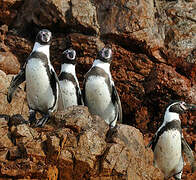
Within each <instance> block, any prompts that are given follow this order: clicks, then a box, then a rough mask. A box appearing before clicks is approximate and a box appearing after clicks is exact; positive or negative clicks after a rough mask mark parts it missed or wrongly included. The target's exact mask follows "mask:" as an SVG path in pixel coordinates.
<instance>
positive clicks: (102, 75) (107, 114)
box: [83, 45, 122, 128]
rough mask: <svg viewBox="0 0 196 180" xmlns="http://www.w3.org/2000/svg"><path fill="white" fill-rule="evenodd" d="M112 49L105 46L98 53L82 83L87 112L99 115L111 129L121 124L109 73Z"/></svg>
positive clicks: (114, 90)
mask: <svg viewBox="0 0 196 180" xmlns="http://www.w3.org/2000/svg"><path fill="white" fill-rule="evenodd" d="M111 62H112V49H111V48H110V47H109V46H107V45H106V46H105V47H104V48H103V49H101V51H99V52H98V55H97V57H96V59H95V60H94V62H93V65H92V67H91V68H90V70H89V71H88V72H87V73H86V75H85V78H84V81H83V96H84V97H83V100H84V105H85V106H87V107H88V109H89V112H90V113H91V114H94V115H99V116H100V117H101V118H102V119H104V120H105V122H106V123H107V124H109V126H110V127H111V128H114V127H115V126H116V122H117V120H118V121H119V122H122V107H121V102H120V98H119V95H118V92H117V90H116V87H115V85H114V81H113V79H112V76H111V73H110V64H111Z"/></svg>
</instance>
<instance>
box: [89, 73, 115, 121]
mask: <svg viewBox="0 0 196 180" xmlns="http://www.w3.org/2000/svg"><path fill="white" fill-rule="evenodd" d="M85 100H86V103H87V105H88V108H89V111H90V112H91V113H92V114H96V115H99V116H100V117H102V118H103V119H104V120H105V121H106V122H107V123H108V124H109V123H110V122H111V121H113V120H114V118H115V116H116V113H115V107H114V105H113V103H112V101H111V94H110V91H109V87H108V85H107V83H106V81H105V78H104V77H101V76H90V77H89V78H88V79H87V81H86V85H85Z"/></svg>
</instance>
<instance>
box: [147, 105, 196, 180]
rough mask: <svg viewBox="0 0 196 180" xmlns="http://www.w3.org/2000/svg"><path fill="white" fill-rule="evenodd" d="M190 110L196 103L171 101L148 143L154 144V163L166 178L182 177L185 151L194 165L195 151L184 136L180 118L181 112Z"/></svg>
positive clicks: (178, 179) (177, 178)
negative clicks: (161, 121)
mask: <svg viewBox="0 0 196 180" xmlns="http://www.w3.org/2000/svg"><path fill="white" fill-rule="evenodd" d="M188 110H191V111H195V110H196V105H193V104H187V103H185V102H184V101H174V102H171V103H169V105H168V106H167V108H166V111H165V115H164V121H163V123H162V125H161V126H160V128H159V129H158V130H157V132H156V133H155V135H154V137H153V138H152V140H151V141H150V143H149V144H148V145H147V147H150V146H152V150H153V152H154V165H155V167H158V168H159V169H160V170H161V171H162V172H163V174H164V179H168V178H170V177H174V178H175V179H176V180H180V179H181V177H182V172H183V166H184V160H183V155H182V153H183V152H184V153H185V155H186V156H187V158H188V160H189V162H190V164H191V165H192V167H193V165H194V161H195V160H194V155H193V151H192V150H191V148H190V147H189V145H188V144H187V142H186V141H185V139H184V137H183V134H182V128H181V120H180V114H182V113H184V112H186V111H188Z"/></svg>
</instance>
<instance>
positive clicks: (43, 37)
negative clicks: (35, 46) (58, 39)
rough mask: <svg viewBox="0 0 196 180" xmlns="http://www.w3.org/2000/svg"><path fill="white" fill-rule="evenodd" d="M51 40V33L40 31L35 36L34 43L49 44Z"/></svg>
mask: <svg viewBox="0 0 196 180" xmlns="http://www.w3.org/2000/svg"><path fill="white" fill-rule="evenodd" d="M51 39H52V33H51V32H50V31H49V30H47V29H42V30H41V31H39V32H38V34H37V36H36V42H38V43H40V44H41V45H47V44H50V42H51Z"/></svg>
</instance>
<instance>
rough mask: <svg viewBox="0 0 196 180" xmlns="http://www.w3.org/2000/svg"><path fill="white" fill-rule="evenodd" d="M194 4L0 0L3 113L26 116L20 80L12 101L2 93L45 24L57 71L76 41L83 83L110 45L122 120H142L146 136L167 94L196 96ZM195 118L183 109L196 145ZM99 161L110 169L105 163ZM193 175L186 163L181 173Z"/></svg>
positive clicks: (53, 170) (193, 99)
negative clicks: (64, 52)
mask: <svg viewBox="0 0 196 180" xmlns="http://www.w3.org/2000/svg"><path fill="white" fill-rule="evenodd" d="M195 7H196V2H195V1H194V0H180V1H168V0H156V1H153V0H145V1H144V0H141V1H137V0H113V1H111V0H107V1H106V0H99V1H98V0H84V1H78V0H65V1H63V0H40V1H38V0H6V1H2V0H0V69H1V71H0V99H1V101H0V102H1V104H0V114H5V115H15V114H22V116H23V118H24V119H27V116H28V113H27V112H28V108H27V105H26V100H25V97H26V96H25V92H24V90H23V89H24V85H21V87H20V88H18V89H17V92H16V95H15V96H14V98H13V101H12V103H11V104H8V103H7V101H6V93H7V87H8V85H9V82H10V80H11V78H12V77H13V75H10V74H12V73H13V74H15V73H17V72H18V70H19V67H20V66H22V65H23V64H24V63H25V60H26V58H27V57H28V55H29V53H30V52H31V49H32V46H33V41H34V39H35V35H36V33H37V32H38V31H39V30H40V29H41V28H48V29H50V30H51V31H52V33H53V39H52V44H51V60H52V63H53V65H54V67H55V70H56V71H57V73H58V72H59V70H60V63H61V61H62V55H61V54H62V52H63V50H65V49H66V47H69V46H72V47H73V48H74V49H76V51H77V57H78V64H77V67H76V71H77V76H78V78H79V81H80V85H81V88H82V81H83V76H84V74H85V73H86V72H87V71H88V70H89V68H90V66H91V64H92V62H93V60H94V58H95V57H96V53H97V51H98V50H99V49H101V48H102V47H103V46H104V44H107V43H110V44H111V45H112V49H113V53H114V54H113V62H112V65H111V72H112V76H113V78H114V82H115V84H116V86H117V90H118V92H119V95H120V98H121V101H122V108H123V115H124V118H123V122H124V123H126V124H129V125H133V126H135V127H137V128H139V129H140V131H142V132H143V133H144V134H145V143H147V142H146V141H149V138H150V137H151V136H152V134H153V133H155V131H156V130H157V129H158V127H159V126H160V124H161V123H162V117H163V113H164V108H165V105H166V104H167V103H168V102H169V100H170V99H179V100H185V101H187V102H190V103H196V61H195V60H196V36H195V34H196V26H195V21H196V11H195ZM2 57H3V58H2ZM7 63H9V66H7ZM10 63H11V64H10ZM19 63H20V66H19ZM5 73H6V74H7V75H6V74H5ZM15 118H16V119H17V118H20V117H15ZM18 121H19V120H18ZM195 122H196V121H195V116H192V115H191V114H186V115H184V116H182V127H183V132H184V136H185V138H186V140H187V141H188V143H189V144H190V146H191V148H192V149H194V150H195V151H196V143H195V142H196V137H195V134H196V132H195V126H196V124H195ZM77 130H78V128H77ZM16 132H17V131H16ZM84 137H85V138H87V137H91V134H88V133H87V134H85V135H84ZM4 138H5V139H6V138H7V136H5V137H4ZM43 138H45V136H43ZM53 141H54V144H53V146H56V145H55V143H57V144H58V141H59V140H58V138H55V137H54V139H51V140H50V141H47V143H53ZM60 142H61V140H60ZM81 143H82V142H81ZM8 144H9V142H8ZM31 145H33V143H32V144H30V145H29V146H28V147H29V149H28V152H31V148H30V147H31ZM14 146H16V145H14ZM89 146H90V145H89ZM37 147H38V149H39V148H41V146H39V145H37ZM57 148H58V147H57ZM113 149H118V150H119V151H120V147H119V146H117V147H112V148H111V149H110V151H111V152H113ZM54 151H56V150H54ZM18 152H19V151H18V147H13V150H12V151H11V152H9V153H10V157H11V159H14V157H15V156H16V157H17V156H18V155H19V154H20V153H19V154H18ZM40 152H41V151H40ZM7 153H8V150H7V149H5V150H4V151H2V152H1V155H0V157H1V158H4V157H6V156H7ZM36 153H38V154H39V151H37V152H36ZM36 153H35V154H36ZM62 153H63V154H65V156H66V157H67V159H70V161H66V166H67V167H69V169H70V171H72V169H73V168H75V167H72V165H71V157H72V154H71V153H70V152H68V151H62ZM57 154H58V153H57ZM125 154H126V153H125ZM35 156H36V155H35ZM40 156H41V155H40ZM86 158H87V157H86ZM108 159H110V157H108ZM63 162H64V160H63V159H62V161H61V163H62V164H63ZM87 162H88V163H87V164H86V165H85V166H84V167H85V168H87V169H88V168H90V167H91V166H92V160H91V159H90V160H89V159H88V158H87ZM111 164H115V162H111ZM34 165H35V164H33V163H32V164H31V167H34ZM125 166H126V164H125ZM104 167H105V168H106V170H105V171H108V170H107V164H106V163H105V164H104ZM47 168H48V171H47V172H48V173H49V174H50V176H51V177H54V178H55V177H57V176H59V173H60V174H62V172H60V171H58V167H56V166H55V164H51V166H50V167H47ZM118 168H119V167H118ZM118 168H117V169H118ZM78 169H80V167H78ZM4 171H6V170H4ZM30 171H31V170H29V172H30ZM13 172H14V171H13ZM21 172H22V170H21ZM39 172H40V174H42V172H45V171H44V169H40V170H39ZM129 172H130V173H132V172H133V171H131V170H130V171H129ZM30 173H32V174H33V173H34V172H30ZM187 174H188V175H187ZM62 176H65V177H67V176H69V174H62ZM195 176H196V174H191V173H190V168H189V167H188V166H186V167H185V173H184V174H183V179H191V178H192V179H194V178H195ZM94 179H97V178H94ZM105 179H107V177H105Z"/></svg>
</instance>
